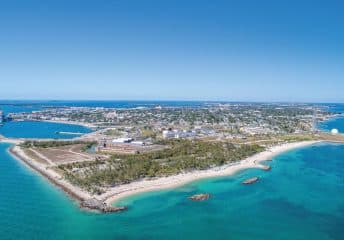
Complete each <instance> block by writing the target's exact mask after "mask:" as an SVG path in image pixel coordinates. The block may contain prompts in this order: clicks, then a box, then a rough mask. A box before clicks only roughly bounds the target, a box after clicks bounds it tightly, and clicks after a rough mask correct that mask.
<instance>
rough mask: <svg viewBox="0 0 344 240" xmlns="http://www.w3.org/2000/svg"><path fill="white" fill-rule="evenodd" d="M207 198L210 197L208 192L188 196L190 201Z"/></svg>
mask: <svg viewBox="0 0 344 240" xmlns="http://www.w3.org/2000/svg"><path fill="white" fill-rule="evenodd" d="M209 198H210V194H208V193H202V194H196V195H193V196H191V197H189V199H190V200H192V201H203V200H208V199H209Z"/></svg>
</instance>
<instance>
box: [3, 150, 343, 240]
mask: <svg viewBox="0 0 344 240" xmlns="http://www.w3.org/2000/svg"><path fill="white" fill-rule="evenodd" d="M8 146H9V145H8V144H0V190H1V194H0V216H1V218H0V232H1V233H2V234H1V235H0V239H96V238H97V239H176V238H181V239H209V238H211V239H315V240H316V239H343V234H344V230H343V228H342V226H344V170H343V169H344V145H337V144H318V145H316V146H312V147H307V148H303V149H298V150H294V151H291V152H287V153H285V154H282V155H279V156H277V157H275V158H274V159H273V162H268V163H269V164H271V165H272V167H273V168H272V170H271V171H269V172H265V171H262V170H252V169H251V170H246V171H242V172H240V173H238V174H237V175H235V176H230V177H222V178H215V179H208V180H202V181H198V182H195V183H191V184H187V185H185V186H183V187H180V188H176V189H174V190H168V191H160V192H154V193H145V194H140V195H137V196H133V197H130V198H128V199H125V200H122V202H121V203H120V204H127V205H129V211H127V212H123V213H120V214H108V215H101V214H96V213H87V212H83V211H81V210H79V209H78V207H77V205H76V204H75V202H73V201H71V200H70V199H68V197H66V195H65V194H64V193H63V192H61V191H60V190H58V189H57V188H55V187H52V186H51V184H49V183H48V182H46V181H45V180H44V179H43V178H42V177H40V176H38V175H37V174H36V173H34V172H33V171H31V170H30V169H28V168H27V167H26V166H25V165H23V164H22V163H20V162H19V161H17V160H15V159H13V158H12V157H11V156H10V155H9V154H8V153H7V152H6V149H7V148H8ZM252 176H260V177H261V181H259V182H257V183H256V184H253V185H242V184H240V182H241V181H242V180H244V179H246V178H248V177H252ZM200 192H209V193H211V194H212V198H211V199H210V200H209V201H205V202H191V201H189V200H187V197H188V196H190V195H192V194H195V193H200Z"/></svg>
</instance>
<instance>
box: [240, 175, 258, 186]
mask: <svg viewBox="0 0 344 240" xmlns="http://www.w3.org/2000/svg"><path fill="white" fill-rule="evenodd" d="M258 180H259V178H258V177H253V178H249V179H246V180H245V181H243V182H242V184H252V183H255V182H257V181H258Z"/></svg>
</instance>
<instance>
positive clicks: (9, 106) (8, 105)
mask: <svg viewBox="0 0 344 240" xmlns="http://www.w3.org/2000/svg"><path fill="white" fill-rule="evenodd" d="M206 103H207V102H204V101H143V100H142V101H139V100H137V101H124V100H123V101H119V100H117V101H88V100H84V101H80V100H79V101H37V100H31V101H29V100H25V101H13V100H0V109H2V110H3V111H5V112H6V113H9V112H30V110H33V111H35V110H41V109H42V108H43V107H104V108H137V107H155V106H158V105H160V106H165V107H171V106H173V107H199V106H203V105H204V104H206ZM209 103H212V102H209ZM12 110H14V111H12Z"/></svg>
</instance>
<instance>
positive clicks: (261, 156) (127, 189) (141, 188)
mask: <svg viewBox="0 0 344 240" xmlns="http://www.w3.org/2000/svg"><path fill="white" fill-rule="evenodd" d="M320 142H323V141H322V140H316V141H302V142H294V143H285V144H282V145H277V146H273V147H271V148H268V149H266V150H265V151H263V152H260V153H257V154H255V155H253V156H250V157H248V158H246V159H244V160H241V161H239V162H237V163H232V164H227V165H223V166H219V167H215V168H211V169H207V170H198V171H193V172H187V173H181V174H178V175H173V176H168V177H161V178H157V179H149V180H139V181H135V182H132V183H129V184H123V185H119V186H117V187H114V188H111V189H110V190H109V191H107V192H106V193H104V194H102V195H100V196H99V198H100V199H101V200H102V201H104V202H105V203H106V204H108V205H113V204H115V203H116V202H118V201H119V200H121V199H123V198H127V197H130V196H133V195H136V194H140V193H145V192H154V191H159V190H167V189H172V188H176V187H180V186H183V185H185V184H187V183H191V182H195V181H198V180H202V179H207V178H215V177H223V176H230V175H233V174H235V173H237V172H239V171H241V170H245V169H250V168H261V169H263V168H264V165H263V164H261V162H263V161H266V160H269V159H270V158H272V157H274V156H276V155H279V154H281V153H283V152H286V151H289V150H292V149H296V148H302V147H306V146H309V145H313V144H316V143H320Z"/></svg>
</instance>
